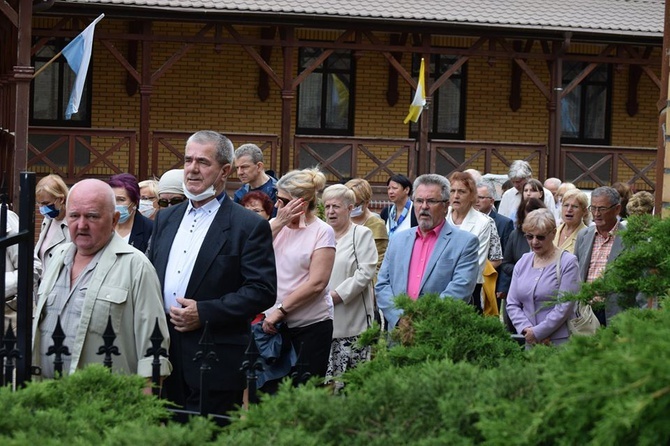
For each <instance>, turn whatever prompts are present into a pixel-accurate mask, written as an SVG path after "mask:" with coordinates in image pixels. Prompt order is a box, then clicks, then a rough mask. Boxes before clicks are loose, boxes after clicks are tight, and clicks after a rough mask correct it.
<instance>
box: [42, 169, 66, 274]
mask: <svg viewBox="0 0 670 446" xmlns="http://www.w3.org/2000/svg"><path fill="white" fill-rule="evenodd" d="M67 193H68V187H67V185H66V184H65V182H64V181H63V179H62V178H61V177H59V176H58V175H53V174H52V175H47V176H45V177H44V178H42V179H41V180H40V181H39V182H38V183H37V186H36V187H35V201H36V203H37V206H38V207H39V212H40V214H42V217H43V218H44V219H43V220H42V227H41V229H40V236H39V238H38V239H37V243H36V244H35V252H34V253H35V256H36V257H37V258H39V259H40V261H41V262H42V265H43V269H44V270H46V267H47V263H48V261H49V257H50V254H51V252H52V251H53V249H54V248H56V247H57V246H58V245H60V244H61V243H67V242H69V241H70V231H69V230H68V228H67V219H66V218H65V201H66V200H67Z"/></svg>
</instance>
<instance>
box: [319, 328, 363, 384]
mask: <svg viewBox="0 0 670 446" xmlns="http://www.w3.org/2000/svg"><path fill="white" fill-rule="evenodd" d="M357 343H358V336H350V337H347V338H336V339H333V342H332V343H331V344H330V357H329V358H328V371H327V372H326V382H331V381H333V378H335V377H337V376H340V375H342V374H343V373H344V372H346V371H347V370H348V369H353V368H354V367H356V365H358V364H359V363H361V362H364V361H368V360H370V352H371V348H370V346H367V347H363V348H360V347H358V345H357ZM342 387H344V384H343V383H341V382H335V389H336V390H337V389H341V388H342Z"/></svg>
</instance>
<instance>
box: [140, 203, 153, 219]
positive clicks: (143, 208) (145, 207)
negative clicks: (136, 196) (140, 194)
mask: <svg viewBox="0 0 670 446" xmlns="http://www.w3.org/2000/svg"><path fill="white" fill-rule="evenodd" d="M139 211H140V214H142V215H144V216H145V217H146V218H151V216H152V215H154V212H156V209H155V208H154V202H153V201H151V200H140V207H139Z"/></svg>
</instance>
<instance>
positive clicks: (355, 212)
mask: <svg viewBox="0 0 670 446" xmlns="http://www.w3.org/2000/svg"><path fill="white" fill-rule="evenodd" d="M350 215H351V216H352V217H360V216H361V215H363V205H360V206H356V207H355V208H353V209H352V210H351V214H350Z"/></svg>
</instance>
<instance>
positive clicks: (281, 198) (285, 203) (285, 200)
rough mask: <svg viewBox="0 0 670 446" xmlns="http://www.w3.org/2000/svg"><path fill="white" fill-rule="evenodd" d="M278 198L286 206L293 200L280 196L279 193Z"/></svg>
mask: <svg viewBox="0 0 670 446" xmlns="http://www.w3.org/2000/svg"><path fill="white" fill-rule="evenodd" d="M277 200H279V201H281V202H282V204H283V205H284V206H286V205H287V204H288V202H289V201H291V199H290V198H284V197H280V196H279V195H277Z"/></svg>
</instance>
